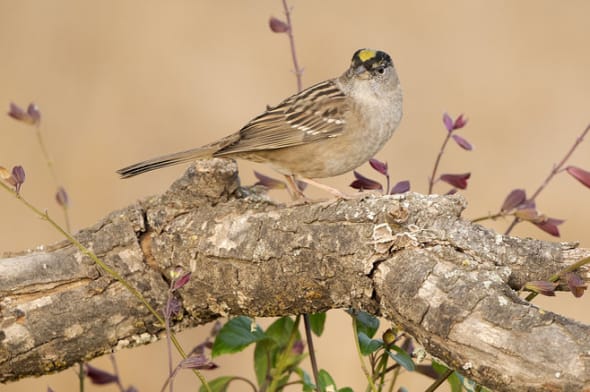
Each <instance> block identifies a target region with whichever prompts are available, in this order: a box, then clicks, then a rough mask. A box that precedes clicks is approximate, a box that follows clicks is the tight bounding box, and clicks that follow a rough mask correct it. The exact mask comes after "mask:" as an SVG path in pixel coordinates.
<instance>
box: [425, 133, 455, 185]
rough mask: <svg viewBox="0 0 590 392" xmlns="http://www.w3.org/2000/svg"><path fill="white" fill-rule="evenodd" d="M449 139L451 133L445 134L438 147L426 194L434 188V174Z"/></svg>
mask: <svg viewBox="0 0 590 392" xmlns="http://www.w3.org/2000/svg"><path fill="white" fill-rule="evenodd" d="M450 138H451V132H447V137H446V138H445V140H444V142H443V144H442V146H441V147H440V151H439V152H438V155H437V157H436V161H435V162H434V167H433V168H432V175H431V176H430V180H429V181H428V194H432V189H433V188H434V183H435V182H436V179H435V178H436V172H437V171H438V166H439V164H440V160H441V158H442V156H443V154H444V152H445V148H446V147H447V143H448V142H449V139H450Z"/></svg>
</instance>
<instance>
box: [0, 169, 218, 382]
mask: <svg viewBox="0 0 590 392" xmlns="http://www.w3.org/2000/svg"><path fill="white" fill-rule="evenodd" d="M25 179H26V175H25V169H24V168H23V167H22V166H20V165H17V166H14V167H13V168H12V170H10V171H9V170H7V169H5V168H4V167H1V166H0V189H3V190H4V191H6V192H7V193H9V194H10V195H12V196H14V197H15V199H16V200H18V201H19V202H21V203H22V204H23V205H24V206H25V207H27V208H28V209H29V210H31V211H32V212H33V214H35V215H36V216H37V217H39V218H40V219H41V220H44V221H45V222H47V223H48V224H49V225H50V226H51V227H53V228H54V229H55V230H56V231H57V232H58V233H60V234H61V235H63V236H64V237H65V238H66V239H67V240H68V241H69V242H70V243H71V244H72V245H73V246H74V247H76V248H77V249H78V250H79V251H80V253H82V254H84V255H86V256H88V257H89V258H90V259H91V260H92V261H93V262H94V263H95V264H96V265H97V267H99V268H100V269H101V270H102V271H104V272H105V273H106V274H107V275H109V276H110V277H112V278H113V279H115V280H116V281H117V282H119V283H120V284H121V285H122V286H123V287H125V289H127V290H128V291H129V292H130V293H131V294H132V295H133V296H134V297H135V298H137V299H138V300H139V301H140V302H141V304H143V306H145V307H146V308H147V310H148V311H149V312H150V313H151V314H152V315H153V316H154V317H155V318H156V320H157V322H158V323H159V324H160V325H165V324H166V319H165V318H164V317H162V316H161V315H160V314H159V313H158V312H157V311H156V310H155V309H154V307H153V306H152V305H151V304H150V303H149V302H148V300H147V299H146V298H145V297H144V296H143V295H142V294H141V293H140V292H139V291H138V290H137V289H136V288H135V287H133V286H132V285H131V284H130V283H129V282H128V281H127V280H125V278H123V276H121V274H119V272H117V271H116V270H115V269H113V268H112V267H110V266H109V265H107V264H106V263H105V262H104V261H103V260H102V259H101V258H100V257H98V256H97V255H96V254H95V253H94V252H92V251H91V250H90V249H88V248H87V247H86V246H84V245H83V244H82V243H81V242H80V241H78V239H76V238H75V237H74V236H73V235H72V234H70V233H69V231H68V230H66V229H64V228H63V227H62V226H60V225H59V223H57V222H56V221H55V220H54V219H53V218H51V216H50V215H49V214H48V213H47V211H42V210H41V209H39V208H37V207H35V206H34V205H33V204H31V203H30V202H29V201H28V200H27V199H26V198H25V197H24V196H23V194H22V187H23V185H24V183H25ZM179 288H180V287H176V288H175V290H178V289H179ZM168 335H169V338H170V340H171V342H172V343H173V344H174V346H175V347H176V349H177V351H178V352H179V353H180V355H181V356H182V357H183V358H187V355H186V353H185V352H184V350H183V349H182V346H181V345H180V342H179V341H178V339H177V338H176V336H175V335H174V334H172V333H171V332H170V333H169V334H168ZM192 370H193V372H194V373H195V374H196V376H197V377H198V378H199V380H200V381H201V384H202V386H203V387H204V389H205V390H206V391H207V392H211V388H210V386H209V384H208V383H207V380H205V378H204V377H203V375H202V374H201V373H200V372H199V369H197V368H192ZM128 391H129V392H131V391H133V389H129V390H128Z"/></svg>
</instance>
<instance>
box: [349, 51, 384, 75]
mask: <svg viewBox="0 0 590 392" xmlns="http://www.w3.org/2000/svg"><path fill="white" fill-rule="evenodd" d="M391 64H392V62H391V57H389V55H388V54H387V53H385V52H382V51H380V50H372V49H359V50H357V51H356V52H355V53H354V55H353V56H352V67H353V68H357V67H359V66H361V65H363V66H364V67H365V69H367V70H371V69H374V68H377V67H382V66H387V65H391Z"/></svg>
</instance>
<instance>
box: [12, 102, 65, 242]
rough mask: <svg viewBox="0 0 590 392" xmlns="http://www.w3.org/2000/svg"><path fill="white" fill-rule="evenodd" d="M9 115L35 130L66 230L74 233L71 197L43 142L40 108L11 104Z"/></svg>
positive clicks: (32, 104)
mask: <svg viewBox="0 0 590 392" xmlns="http://www.w3.org/2000/svg"><path fill="white" fill-rule="evenodd" d="M7 114H8V116H10V117H12V118H13V119H15V120H17V121H19V122H21V123H23V124H26V125H30V126H32V127H34V128H35V136H36V137H37V143H38V144H39V148H40V149H41V153H42V154H43V158H44V159H45V163H46V164H47V167H48V168H49V173H50V174H51V177H52V178H53V181H54V183H55V186H56V188H57V191H56V192H55V201H56V202H57V204H58V205H59V206H60V207H61V209H62V210H63V213H64V221H65V225H66V230H67V231H68V232H72V227H71V225H70V215H69V212H68V208H69V205H70V204H69V197H68V194H67V192H66V190H65V188H64V187H63V185H62V183H61V182H60V181H59V179H58V176H57V172H56V170H55V167H54V165H53V159H51V155H50V154H49V150H48V149H47V145H46V144H45V141H44V140H43V133H42V132H41V111H40V110H39V107H38V106H37V105H35V104H34V103H32V102H31V103H30V104H29V106H27V109H26V110H24V109H23V108H21V107H20V106H18V105H17V104H15V103H12V102H11V103H10V107H9V109H8V113H7ZM17 192H18V190H17Z"/></svg>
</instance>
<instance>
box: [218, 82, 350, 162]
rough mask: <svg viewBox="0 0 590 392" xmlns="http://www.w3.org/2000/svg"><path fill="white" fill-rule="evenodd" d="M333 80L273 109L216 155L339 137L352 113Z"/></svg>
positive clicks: (241, 131) (291, 145)
mask: <svg viewBox="0 0 590 392" xmlns="http://www.w3.org/2000/svg"><path fill="white" fill-rule="evenodd" d="M347 102H348V101H347V99H346V96H345V95H344V93H343V92H342V90H340V88H339V87H338V86H337V85H336V83H335V82H334V81H333V80H329V81H325V82H322V83H319V84H316V85H314V86H312V87H309V88H308V89H306V90H303V91H302V92H300V93H298V94H296V95H294V96H292V97H290V98H287V99H286V100H285V101H283V102H281V103H280V104H278V105H277V106H275V107H273V108H269V109H268V110H267V111H266V112H264V113H263V114H261V115H260V116H258V117H256V118H254V119H253V120H252V121H250V122H249V123H248V124H246V126H244V127H243V128H242V129H241V130H240V131H239V138H238V139H237V140H236V141H235V142H233V143H231V144H229V145H226V146H224V147H223V148H221V149H220V150H219V151H217V152H216V153H215V154H214V155H215V156H223V155H227V154H233V153H239V152H251V151H260V150H274V149H279V148H285V147H293V146H299V145H302V144H306V143H309V142H312V141H316V140H321V139H326V138H332V137H337V136H339V135H340V134H341V133H342V131H343V129H344V125H345V118H344V113H346V111H347V109H348V106H347V105H348V103H347Z"/></svg>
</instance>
